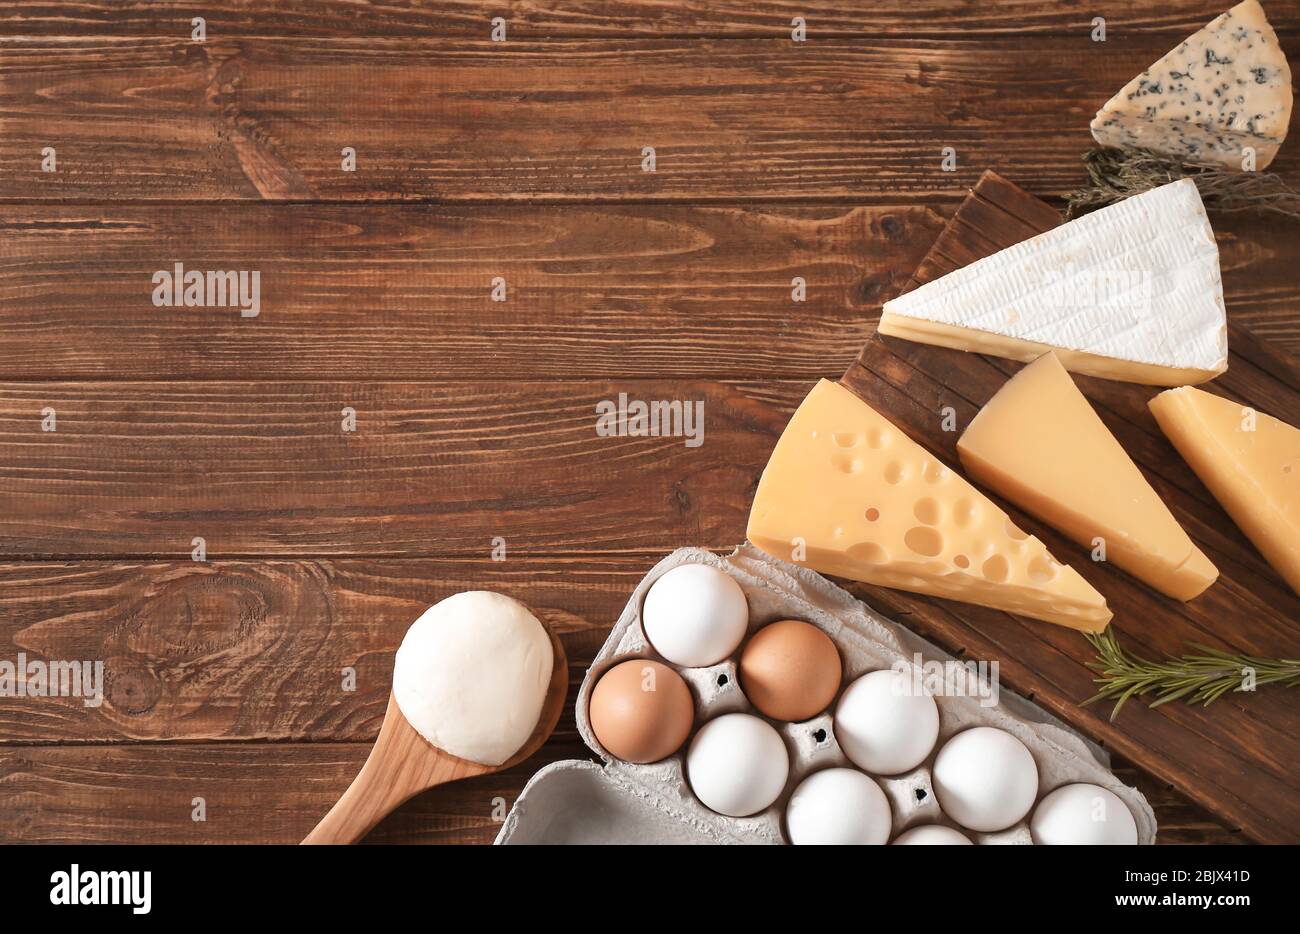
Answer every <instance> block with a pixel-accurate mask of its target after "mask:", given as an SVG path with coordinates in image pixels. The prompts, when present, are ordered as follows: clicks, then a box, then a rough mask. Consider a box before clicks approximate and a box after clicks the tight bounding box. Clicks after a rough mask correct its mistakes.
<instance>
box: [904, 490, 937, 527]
mask: <svg viewBox="0 0 1300 934" xmlns="http://www.w3.org/2000/svg"><path fill="white" fill-rule="evenodd" d="M912 512H913V513H914V514H915V515H916V521H917V522H924V523H925V524H926V525H938V524H939V520H940V519H941V518H942V517H943V510H942V509H940V508H939V503H938V501H937V500H934V499H931V498H930V497H928V496H927V497H925V498H924V499H918V500H917V501H916V505H915V506H913V507H912Z"/></svg>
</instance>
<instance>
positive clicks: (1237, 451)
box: [1149, 386, 1300, 593]
mask: <svg viewBox="0 0 1300 934" xmlns="http://www.w3.org/2000/svg"><path fill="white" fill-rule="evenodd" d="M1149 405H1150V408H1151V412H1152V414H1154V415H1155V417H1156V421H1157V422H1158V423H1159V424H1160V429H1161V430H1162V431H1163V432H1164V433H1165V434H1166V435H1167V436H1168V437H1169V440H1170V441H1171V442H1172V443H1173V445H1174V447H1176V448H1177V449H1178V453H1179V454H1181V455H1183V459H1184V460H1186V461H1187V463H1188V464H1189V465H1190V466H1191V468H1192V470H1194V471H1196V475H1197V476H1198V477H1200V478H1201V481H1202V482H1203V483H1204V484H1205V485H1206V486H1207V487H1208V488H1209V490H1210V492H1211V493H1213V494H1214V496H1215V498H1216V499H1217V500H1218V501H1219V502H1220V503H1221V504H1222V506H1223V508H1224V509H1225V510H1227V512H1228V515H1230V516H1232V521H1234V522H1236V523H1237V525H1238V526H1240V528H1241V530H1242V531H1243V532H1245V533H1246V536H1247V537H1248V538H1249V539H1250V540H1251V541H1252V542H1254V543H1255V547H1256V548H1258V549H1259V551H1260V553H1261V554H1262V555H1263V556H1264V558H1265V559H1266V560H1267V561H1268V563H1269V564H1271V565H1273V567H1274V568H1276V569H1277V572H1278V573H1279V574H1281V575H1282V578H1283V579H1284V580H1285V581H1286V582H1287V583H1288V584H1290V585H1291V588H1292V589H1293V590H1295V592H1296V593H1300V429H1297V428H1294V427H1292V426H1291V425H1288V424H1287V423H1286V422H1283V421H1279V420H1278V419H1276V418H1273V417H1272V416H1270V415H1265V414H1264V413H1262V412H1254V411H1252V410H1249V409H1247V408H1245V407H1243V406H1241V405H1239V404H1237V403H1235V402H1231V401H1229V400H1227V399H1224V398H1221V397H1219V396H1215V395H1211V394H1210V393H1208V392H1202V391H1201V390H1199V389H1193V388H1192V387H1191V386H1184V387H1183V388H1182V389H1170V390H1169V391H1168V392H1162V393H1161V394H1160V395H1158V396H1156V397H1155V398H1154V399H1152V400H1151V402H1150V403H1149Z"/></svg>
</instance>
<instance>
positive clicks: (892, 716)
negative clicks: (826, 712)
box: [835, 668, 939, 775]
mask: <svg viewBox="0 0 1300 934" xmlns="http://www.w3.org/2000/svg"><path fill="white" fill-rule="evenodd" d="M938 738H939V707H938V705H936V704H935V702H934V698H933V697H931V696H930V695H929V694H926V693H925V691H924V689H922V688H919V687H918V686H917V685H914V684H913V683H912V678H910V677H909V676H908V675H907V674H906V673H904V672H901V671H895V670H893V669H889V668H887V669H884V670H882V671H872V672H868V673H867V674H865V675H863V676H862V677H860V678H858V679H857V680H856V681H854V682H853V683H852V684H850V685H849V686H848V687H847V688H845V690H844V693H843V694H842V695H841V696H840V702H839V703H838V704H837V705H836V707H835V739H836V741H837V742H838V743H839V744H840V748H841V749H843V750H844V754H845V755H846V756H848V757H849V759H850V760H851V761H852V762H853V764H854V765H856V766H857V767H858V768H860V769H865V770H866V771H868V772H873V773H875V774H876V775H897V774H898V773H899V772H906V771H908V770H909V769H914V768H916V767H917V766H918V765H920V764H921V763H922V762H924V761H925V757H926V756H928V755H929V754H930V750H931V749H933V748H934V743H935V740H937V739H938Z"/></svg>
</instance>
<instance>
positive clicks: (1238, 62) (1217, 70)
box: [1092, 0, 1292, 171]
mask: <svg viewBox="0 0 1300 934" xmlns="http://www.w3.org/2000/svg"><path fill="white" fill-rule="evenodd" d="M1291 102H1292V94H1291V68H1290V66H1288V65H1287V61H1286V56H1285V55H1283V53H1282V48H1281V46H1280V45H1278V41H1277V33H1275V32H1274V31H1273V27H1272V26H1270V25H1269V22H1268V19H1267V18H1266V17H1265V16H1264V9H1263V8H1262V7H1261V6H1260V5H1259V3H1258V2H1257V0H1245V2H1244V3H1239V4H1237V5H1236V6H1235V7H1233V8H1232V9H1231V10H1229V11H1228V12H1226V13H1224V14H1223V15H1222V16H1220V17H1219V18H1218V19H1216V20H1215V21H1214V22H1212V23H1210V24H1209V25H1208V26H1206V27H1205V28H1204V29H1202V30H1201V31H1200V32H1198V33H1196V34H1195V35H1193V36H1191V37H1189V38H1188V39H1187V40H1186V41H1184V42H1183V43H1182V45H1180V46H1178V48H1176V49H1174V50H1173V51H1172V52H1170V53H1169V54H1168V55H1166V56H1165V57H1164V58H1162V59H1160V61H1158V62H1156V63H1155V64H1154V65H1152V66H1151V67H1150V68H1148V69H1147V70H1146V71H1144V72H1142V74H1140V75H1138V76H1137V77H1136V78H1134V79H1133V80H1132V81H1130V82H1129V83H1128V84H1126V85H1125V86H1124V88H1123V90H1121V91H1120V92H1119V93H1118V94H1116V95H1115V96H1114V97H1112V98H1111V99H1110V100H1109V101H1107V102H1106V106H1105V107H1103V108H1101V110H1099V111H1098V112H1097V116H1096V117H1094V118H1093V121H1092V135H1093V138H1094V139H1095V140H1097V142H1099V143H1101V144H1102V145H1103V146H1113V147H1116V148H1120V149H1126V148H1133V147H1140V148H1143V149H1152V150H1155V151H1156V152H1160V153H1164V154H1166V155H1170V156H1173V157H1175V158H1177V159H1179V160H1180V161H1182V162H1186V163H1190V164H1194V165H1217V166H1222V167H1224V168H1228V169H1235V170H1237V171H1241V170H1243V169H1247V168H1250V167H1251V164H1250V161H1249V160H1247V159H1246V158H1245V156H1246V149H1247V148H1248V147H1249V148H1250V149H1252V150H1253V151H1254V154H1255V157H1254V160H1253V167H1254V168H1257V169H1262V168H1264V167H1266V166H1267V165H1268V164H1269V163H1270V162H1272V161H1273V157H1274V156H1275V155H1277V150H1278V147H1279V146H1281V145H1282V141H1283V140H1284V139H1286V131H1287V126H1288V124H1290V122H1291Z"/></svg>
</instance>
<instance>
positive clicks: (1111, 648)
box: [1084, 627, 1300, 720]
mask: <svg viewBox="0 0 1300 934" xmlns="http://www.w3.org/2000/svg"><path fill="white" fill-rule="evenodd" d="M1087 635H1088V641H1089V642H1091V643H1092V646H1093V648H1095V649H1096V650H1097V655H1098V656H1099V657H1098V659H1097V661H1095V662H1089V663H1088V667H1089V668H1092V669H1093V670H1094V671H1096V672H1098V675H1099V676H1098V677H1096V678H1094V679H1093V680H1094V681H1095V682H1096V683H1097V684H1099V685H1101V690H1100V691H1098V692H1097V693H1096V694H1094V695H1093V696H1092V697H1090V698H1088V699H1087V700H1086V701H1084V703H1085V704H1091V703H1092V702H1093V701H1098V700H1114V701H1115V708H1114V709H1113V710H1112V711H1111V712H1110V718H1111V720H1114V719H1115V718H1116V717H1117V716H1119V711H1120V708H1121V707H1123V706H1124V702H1125V701H1127V700H1128V699H1129V698H1130V697H1133V696H1135V695H1137V696H1140V695H1143V694H1150V693H1151V692H1153V691H1154V692H1155V693H1156V694H1157V695H1158V696H1157V698H1156V699H1155V700H1154V701H1152V703H1151V706H1152V707H1159V706H1160V705H1161V704H1165V703H1168V702H1169V701H1172V700H1184V701H1186V702H1187V703H1189V704H1196V703H1199V704H1207V705H1208V704H1210V703H1211V702H1213V701H1215V700H1217V699H1218V698H1219V697H1222V696H1223V695H1224V694H1226V693H1228V692H1229V691H1234V690H1235V691H1241V690H1244V683H1245V672H1246V669H1250V670H1251V671H1253V672H1254V675H1253V682H1254V684H1255V685H1256V686H1258V685H1262V684H1281V685H1283V686H1284V687H1296V686H1297V685H1300V659H1295V658H1256V657H1254V656H1251V655H1236V654H1233V653H1231V652H1221V651H1219V650H1218V649H1211V648H1208V647H1207V646H1204V645H1195V644H1193V645H1192V648H1193V649H1195V650H1196V652H1197V653H1199V654H1196V655H1183V656H1180V657H1178V658H1174V657H1173V656H1169V657H1167V658H1166V659H1165V661H1163V662H1153V661H1150V660H1148V659H1145V658H1141V657H1140V656H1136V655H1132V654H1130V653H1129V652H1127V651H1125V650H1124V648H1123V647H1122V646H1120V644H1119V641H1118V640H1117V639H1116V638H1115V631H1114V627H1107V629H1106V631H1105V632H1100V633H1088V634H1087Z"/></svg>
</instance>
